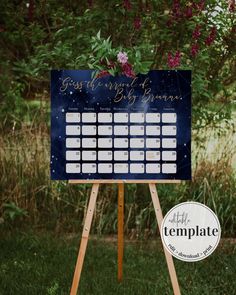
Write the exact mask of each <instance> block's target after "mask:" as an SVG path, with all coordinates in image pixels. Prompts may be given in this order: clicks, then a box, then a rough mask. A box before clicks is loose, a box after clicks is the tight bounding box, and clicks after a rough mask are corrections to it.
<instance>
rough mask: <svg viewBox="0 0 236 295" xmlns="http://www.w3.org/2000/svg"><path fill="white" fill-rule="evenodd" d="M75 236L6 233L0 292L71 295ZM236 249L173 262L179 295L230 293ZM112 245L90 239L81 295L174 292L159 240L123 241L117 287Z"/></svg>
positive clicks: (224, 246) (0, 242) (235, 286)
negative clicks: (189, 260) (122, 268)
mask: <svg viewBox="0 0 236 295" xmlns="http://www.w3.org/2000/svg"><path fill="white" fill-rule="evenodd" d="M78 245H79V238H70V239H69V238H67V237H66V236H65V237H60V238H58V237H54V236H52V235H51V234H50V235H49V234H47V235H45V234H44V235H35V234H29V233H27V234H24V233H18V234H10V235H8V236H3V237H1V239H0V249H1V251H0V294H1V295H11V294H14V295H15V294H24V295H28V294H29V295H34V294H35V295H36V294H37V295H41V294H42V295H47V294H48V295H56V294H60V295H62V294H69V290H70V285H71V281H72V276H73V271H74V266H75V262H76V256H77V250H78ZM235 250H236V247H235V245H233V244H232V243H231V244H230V243H229V242H224V243H221V245H220V246H219V247H218V249H217V250H216V251H215V253H213V254H212V255H211V256H210V257H209V258H207V259H205V260H203V261H200V262H197V263H187V262H182V261H178V260H175V265H176V269H177V273H178V276H179V282H180V285H181V290H182V294H183V295H185V294H186V295H208V294H209V295H210V294H211V295H218V294H219V295H221V294H222V295H233V294H235V290H236V281H235V277H236V268H235V265H236V255H235ZM116 277H117V249H116V243H114V242H107V241H102V240H99V239H92V240H91V241H89V245H88V250H87V256H86V259H85V263H84V269H83V272H82V277H81V284H80V289H79V290H80V293H79V294H82V295H92V294H96V295H111V294H118V295H119V294H120V295H121V294H122V295H124V294H127V295H155V294H158V295H167V294H173V293H172V289H171V285H170V281H169V276H168V272H167V267H166V262H165V259H164V254H163V251H162V248H161V245H160V241H149V242H147V241H143V242H136V243H131V242H126V246H125V258H124V280H123V282H122V283H121V284H119V283H117V280H116Z"/></svg>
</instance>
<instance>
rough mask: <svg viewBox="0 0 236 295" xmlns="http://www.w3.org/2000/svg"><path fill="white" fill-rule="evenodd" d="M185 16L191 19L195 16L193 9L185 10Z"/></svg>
mask: <svg viewBox="0 0 236 295" xmlns="http://www.w3.org/2000/svg"><path fill="white" fill-rule="evenodd" d="M185 16H186V17H187V18H191V17H192V16H193V10H192V7H190V6H189V7H187V8H186V10H185Z"/></svg>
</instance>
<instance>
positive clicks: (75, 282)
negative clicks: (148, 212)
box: [69, 180, 181, 295]
mask: <svg viewBox="0 0 236 295" xmlns="http://www.w3.org/2000/svg"><path fill="white" fill-rule="evenodd" d="M84 182H85V181H84V180H70V181H69V183H71V184H81V183H84ZM89 182H90V183H93V186H92V190H91V194H90V200H89V205H88V209H87V213H86V218H85V222H84V227H83V232H82V239H81V243H80V249H79V254H78V258H77V262H76V267H75V272H74V278H73V282H72V286H71V291H70V295H76V294H77V290H78V286H79V281H80V276H81V272H82V267H83V262H84V257H85V253H86V248H87V243H88V238H89V232H90V228H91V224H92V218H93V214H94V210H95V205H96V200H97V195H98V190H99V185H100V184H101V183H118V281H119V282H120V281H121V280H122V276H123V271H122V270H123V254H124V230H123V225H124V183H148V185H149V190H150V194H151V197H152V202H153V206H154V209H155V215H156V219H157V223H158V227H159V230H160V229H161V223H162V220H163V215H162V210H161V206H160V201H159V198H158V194H157V189H156V184H158V183H180V181H179V180H153V181H150V180H149V181H138V180H134V181H128V180H126V181H123V180H110V181H109V180H104V181H102V180H99V181H95V180H94V181H86V183H89ZM164 253H165V258H166V262H167V266H168V270H169V274H170V279H171V283H172V287H173V292H174V295H180V294H181V293H180V288H179V283H178V279H177V275H176V271H175V266H174V262H173V258H172V256H171V254H170V253H169V252H168V251H167V250H166V249H165V248H164Z"/></svg>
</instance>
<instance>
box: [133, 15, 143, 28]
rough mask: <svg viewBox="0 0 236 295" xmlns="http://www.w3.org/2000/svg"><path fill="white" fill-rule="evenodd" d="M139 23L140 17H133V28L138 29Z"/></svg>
mask: <svg viewBox="0 0 236 295" xmlns="http://www.w3.org/2000/svg"><path fill="white" fill-rule="evenodd" d="M141 25H142V23H141V18H140V17H136V18H135V19H134V28H135V30H140V28H141Z"/></svg>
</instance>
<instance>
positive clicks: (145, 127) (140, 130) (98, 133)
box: [66, 112, 177, 175]
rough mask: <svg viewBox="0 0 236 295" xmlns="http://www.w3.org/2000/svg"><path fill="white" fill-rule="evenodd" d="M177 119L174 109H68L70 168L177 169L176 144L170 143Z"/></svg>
mask: <svg viewBox="0 0 236 295" xmlns="http://www.w3.org/2000/svg"><path fill="white" fill-rule="evenodd" d="M176 121H177V116H176V113H170V112H169V113H163V114H162V116H161V114H159V113H146V114H145V113H130V114H129V113H113V114H112V113H97V114H96V113H92V112H83V113H77V112H71V113H66V172H67V173H68V174H69V173H79V174H81V173H82V174H91V173H99V174H105V175H107V174H112V173H117V174H119V173H122V174H123V173H134V174H144V173H146V174H154V173H155V174H160V173H172V174H173V173H176V161H177V156H176V148H173V147H172V148H171V147H168V145H166V144H168V141H166V139H167V140H168V139H170V136H176V135H177V133H176V129H177V128H176V124H175V123H176ZM109 124H110V125H109ZM161 135H162V136H164V137H165V138H163V139H161ZM163 140H164V143H165V145H164V146H163V144H162V141H163ZM173 142H175V143H176V139H173ZM175 147H176V144H175ZM161 148H162V151H161ZM163 149H164V151H163Z"/></svg>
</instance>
